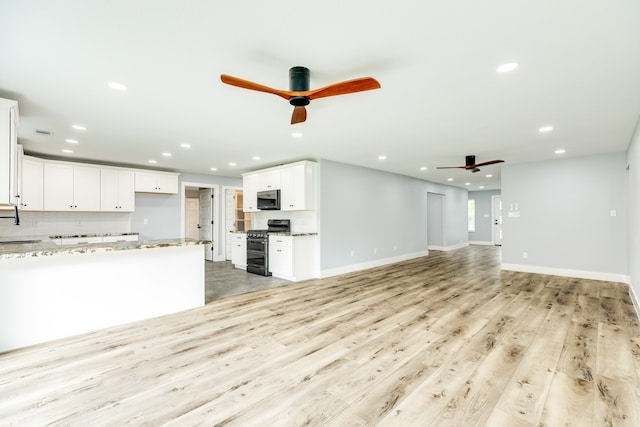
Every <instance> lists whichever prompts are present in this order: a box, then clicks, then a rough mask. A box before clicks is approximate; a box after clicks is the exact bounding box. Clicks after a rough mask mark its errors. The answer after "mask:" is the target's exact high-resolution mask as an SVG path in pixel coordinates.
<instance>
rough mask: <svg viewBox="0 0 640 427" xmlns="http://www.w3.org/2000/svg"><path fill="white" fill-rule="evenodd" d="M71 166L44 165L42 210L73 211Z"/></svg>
mask: <svg viewBox="0 0 640 427" xmlns="http://www.w3.org/2000/svg"><path fill="white" fill-rule="evenodd" d="M73 206H74V205H73V166H72V165H65V164H58V163H45V165H44V210H45V211H71V210H73Z"/></svg>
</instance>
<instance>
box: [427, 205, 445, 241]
mask: <svg viewBox="0 0 640 427" xmlns="http://www.w3.org/2000/svg"><path fill="white" fill-rule="evenodd" d="M444 207H445V195H444V194H439V193H427V248H428V249H434V250H439V251H441V250H444Z"/></svg>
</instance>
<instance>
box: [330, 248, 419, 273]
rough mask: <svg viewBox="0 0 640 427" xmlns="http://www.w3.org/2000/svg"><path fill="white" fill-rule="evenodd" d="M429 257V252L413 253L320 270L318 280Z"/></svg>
mask: <svg viewBox="0 0 640 427" xmlns="http://www.w3.org/2000/svg"><path fill="white" fill-rule="evenodd" d="M427 255H429V251H428V250H427V251H420V252H413V253H410V254H405V255H398V256H395V257H390V258H383V259H376V260H373V261H367V262H361V263H359V264H350V265H345V266H342V267H337V268H331V269H329V270H322V271H321V272H320V278H321V279H324V278H326V277H332V276H338V275H340V274H346V273H354V272H356V271H361V270H366V269H368V268H374V267H380V266H383V265H387V264H393V263H395V262H400V261H406V260H408V259H414V258H420V257H423V256H427Z"/></svg>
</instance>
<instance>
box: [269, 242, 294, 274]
mask: <svg viewBox="0 0 640 427" xmlns="http://www.w3.org/2000/svg"><path fill="white" fill-rule="evenodd" d="M269 271H270V272H271V274H275V275H278V276H293V248H292V247H291V246H283V245H271V244H270V245H269Z"/></svg>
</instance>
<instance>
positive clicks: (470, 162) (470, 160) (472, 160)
mask: <svg viewBox="0 0 640 427" xmlns="http://www.w3.org/2000/svg"><path fill="white" fill-rule="evenodd" d="M464 159H465V165H464V166H438V168H437V169H466V170H470V171H471V172H473V173H476V172H480V166H488V165H493V164H496V163H502V162H504V160H489V161H487V162H482V163H476V156H474V155H471V156H465V158H464Z"/></svg>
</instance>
